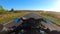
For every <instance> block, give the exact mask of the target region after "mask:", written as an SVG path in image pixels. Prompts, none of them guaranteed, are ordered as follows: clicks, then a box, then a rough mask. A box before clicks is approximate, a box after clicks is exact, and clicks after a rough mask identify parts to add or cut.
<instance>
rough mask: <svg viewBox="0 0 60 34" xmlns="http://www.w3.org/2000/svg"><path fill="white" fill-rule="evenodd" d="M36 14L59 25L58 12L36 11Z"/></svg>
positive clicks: (59, 16) (59, 13)
mask: <svg viewBox="0 0 60 34" xmlns="http://www.w3.org/2000/svg"><path fill="white" fill-rule="evenodd" d="M37 14H39V15H41V16H42V17H44V18H48V19H50V20H51V21H52V22H53V23H54V24H57V25H59V26H60V19H59V18H60V12H42V13H41V12H38V13H37Z"/></svg>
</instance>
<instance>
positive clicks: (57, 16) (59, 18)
mask: <svg viewBox="0 0 60 34" xmlns="http://www.w3.org/2000/svg"><path fill="white" fill-rule="evenodd" d="M28 13H36V14H38V15H40V16H42V17H44V18H48V19H50V20H51V21H52V22H53V23H55V24H58V25H60V13H58V12H44V11H29V10H22V11H21V10H20V11H17V12H7V13H4V14H0V23H3V22H6V21H8V20H12V19H13V18H16V17H20V16H23V15H25V14H28Z"/></svg>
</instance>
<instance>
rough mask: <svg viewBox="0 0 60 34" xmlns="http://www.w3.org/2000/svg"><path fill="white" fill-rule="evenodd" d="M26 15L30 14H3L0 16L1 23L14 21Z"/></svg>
mask: <svg viewBox="0 0 60 34" xmlns="http://www.w3.org/2000/svg"><path fill="white" fill-rule="evenodd" d="M25 14H28V12H21V13H12V12H11V13H7V14H1V15H0V23H3V22H6V21H8V20H12V19H13V18H16V17H20V16H23V15H25Z"/></svg>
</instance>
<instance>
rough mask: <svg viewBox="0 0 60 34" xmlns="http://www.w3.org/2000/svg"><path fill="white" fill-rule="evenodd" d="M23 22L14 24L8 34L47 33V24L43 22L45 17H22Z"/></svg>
mask: <svg viewBox="0 0 60 34" xmlns="http://www.w3.org/2000/svg"><path fill="white" fill-rule="evenodd" d="M21 20H22V21H23V22H22V24H20V25H18V26H17V27H16V26H13V27H11V28H10V30H8V32H7V33H6V34H47V33H46V30H47V29H45V26H43V25H42V24H41V21H43V19H34V18H29V19H22V18H21Z"/></svg>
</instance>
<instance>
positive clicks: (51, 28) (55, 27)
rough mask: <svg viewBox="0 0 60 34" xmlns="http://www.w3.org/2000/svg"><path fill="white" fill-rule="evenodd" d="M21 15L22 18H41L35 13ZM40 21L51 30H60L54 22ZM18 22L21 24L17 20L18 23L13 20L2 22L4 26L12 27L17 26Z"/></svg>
mask: <svg viewBox="0 0 60 34" xmlns="http://www.w3.org/2000/svg"><path fill="white" fill-rule="evenodd" d="M22 17H24V18H30V17H33V18H35V19H39V18H42V17H41V16H40V15H37V14H34V13H30V14H27V15H25V16H22ZM41 23H42V24H43V25H44V26H45V27H47V28H49V29H50V30H51V31H53V30H56V31H60V27H59V26H57V25H55V24H53V23H45V22H41ZM20 24H21V22H19V23H14V22H13V21H9V22H7V23H4V24H3V25H4V26H5V27H12V26H18V25H20Z"/></svg>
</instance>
